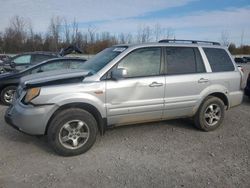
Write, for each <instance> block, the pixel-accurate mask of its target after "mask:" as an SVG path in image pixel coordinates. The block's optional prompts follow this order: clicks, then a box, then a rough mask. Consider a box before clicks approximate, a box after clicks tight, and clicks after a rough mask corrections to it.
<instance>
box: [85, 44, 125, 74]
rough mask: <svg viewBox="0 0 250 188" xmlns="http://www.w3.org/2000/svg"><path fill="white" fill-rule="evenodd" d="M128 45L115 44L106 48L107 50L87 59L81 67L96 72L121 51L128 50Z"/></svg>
mask: <svg viewBox="0 0 250 188" xmlns="http://www.w3.org/2000/svg"><path fill="white" fill-rule="evenodd" d="M126 48H127V47H126V46H119V47H117V46H115V47H111V48H106V49H105V50H103V51H101V52H99V53H98V54H96V55H95V56H94V57H92V58H91V59H90V60H88V61H86V62H85V63H84V64H83V65H82V66H81V68H83V69H85V70H89V71H90V72H91V73H96V72H98V71H99V70H101V69H102V68H103V67H105V66H106V65H107V64H108V63H109V62H110V61H111V60H113V59H114V58H115V57H117V56H118V55H119V54H120V53H122V52H123V51H124V50H126Z"/></svg>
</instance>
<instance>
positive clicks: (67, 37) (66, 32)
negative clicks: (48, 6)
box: [63, 18, 70, 45]
mask: <svg viewBox="0 0 250 188" xmlns="http://www.w3.org/2000/svg"><path fill="white" fill-rule="evenodd" d="M63 23H64V39H65V43H66V44H67V45H69V44H70V26H69V24H68V21H67V19H66V18H64V19H63Z"/></svg>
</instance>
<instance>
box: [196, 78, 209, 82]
mask: <svg viewBox="0 0 250 188" xmlns="http://www.w3.org/2000/svg"><path fill="white" fill-rule="evenodd" d="M208 81H209V80H208V79H205V78H201V79H199V80H198V83H207V82H208Z"/></svg>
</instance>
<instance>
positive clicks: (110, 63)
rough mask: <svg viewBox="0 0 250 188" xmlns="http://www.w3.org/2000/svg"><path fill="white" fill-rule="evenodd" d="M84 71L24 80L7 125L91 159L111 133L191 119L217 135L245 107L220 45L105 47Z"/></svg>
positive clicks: (239, 78) (229, 60)
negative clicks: (99, 139) (233, 111)
mask: <svg viewBox="0 0 250 188" xmlns="http://www.w3.org/2000/svg"><path fill="white" fill-rule="evenodd" d="M82 68H83V69H84V71H83V70H81V71H69V70H65V71H57V72H54V71H51V72H47V73H38V74H35V75H30V76H27V77H24V78H23V79H22V80H21V82H20V85H19V88H18V90H17V93H16V97H15V99H14V103H13V105H12V106H11V107H10V108H9V109H8V110H7V111H6V115H5V120H6V122H8V123H9V124H10V125H12V126H13V127H15V128H16V129H18V130H20V131H22V132H25V133H28V134H31V135H47V136H48V140H49V143H50V144H51V146H52V147H53V148H54V150H55V151H56V152H57V153H58V154H61V155H65V156H70V155H77V154H81V153H84V152H86V151H87V150H88V149H90V147H91V146H92V145H93V144H94V142H95V140H96V135H97V133H98V130H99V132H100V133H101V134H103V133H104V132H105V130H106V129H107V128H109V127H112V126H120V125H125V124H135V123H142V122H152V121H159V120H166V119H174V118H186V117H193V119H194V124H195V125H196V126H197V127H198V128H199V129H201V130H204V131H212V130H214V129H216V128H218V127H219V126H220V125H221V124H222V122H223V119H224V116H225V110H228V109H229V108H231V107H233V106H237V105H239V104H240V103H241V101H242V98H243V91H242V87H241V83H242V74H241V72H240V71H239V70H238V68H237V66H236V65H235V63H234V61H233V59H232V57H231V56H230V53H229V52H228V50H227V48H225V47H222V46H220V45H219V44H218V43H215V42H206V41H177V40H174V41H171V40H162V41H159V42H158V43H150V44H138V45H117V46H113V47H110V48H107V49H105V50H103V51H102V52H100V53H99V54H97V55H96V56H94V57H93V58H92V59H90V60H88V61H87V62H86V63H85V64H83V67H82Z"/></svg>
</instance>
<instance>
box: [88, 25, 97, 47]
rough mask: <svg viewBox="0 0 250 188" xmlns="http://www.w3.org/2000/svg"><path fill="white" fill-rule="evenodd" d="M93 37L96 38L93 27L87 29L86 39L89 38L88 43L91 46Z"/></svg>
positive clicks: (93, 40)
mask: <svg viewBox="0 0 250 188" xmlns="http://www.w3.org/2000/svg"><path fill="white" fill-rule="evenodd" d="M95 36H96V27H94V26H91V25H90V26H89V27H88V38H89V40H88V41H89V43H90V44H93V43H94V42H95Z"/></svg>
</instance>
